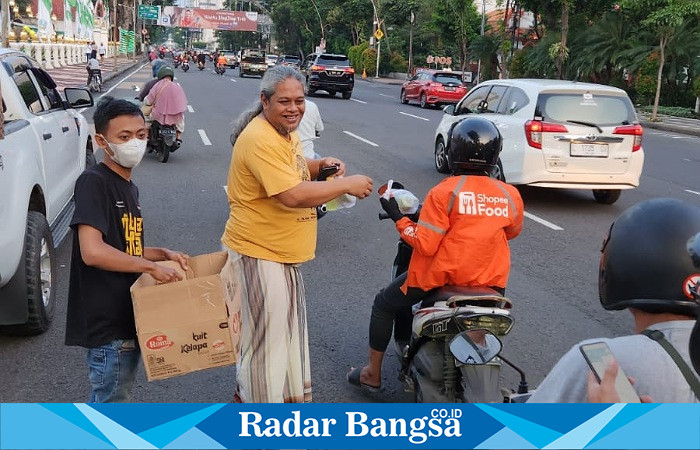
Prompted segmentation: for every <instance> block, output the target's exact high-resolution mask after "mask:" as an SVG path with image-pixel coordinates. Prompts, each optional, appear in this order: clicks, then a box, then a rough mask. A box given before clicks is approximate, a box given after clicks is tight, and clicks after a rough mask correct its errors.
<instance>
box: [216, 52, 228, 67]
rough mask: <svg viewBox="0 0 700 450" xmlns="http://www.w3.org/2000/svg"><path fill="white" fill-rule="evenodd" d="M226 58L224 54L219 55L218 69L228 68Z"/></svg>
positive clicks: (217, 59)
mask: <svg viewBox="0 0 700 450" xmlns="http://www.w3.org/2000/svg"><path fill="white" fill-rule="evenodd" d="M226 63H227V61H226V56H224V55H223V54H221V53H219V56H218V57H217V58H216V66H217V67H226Z"/></svg>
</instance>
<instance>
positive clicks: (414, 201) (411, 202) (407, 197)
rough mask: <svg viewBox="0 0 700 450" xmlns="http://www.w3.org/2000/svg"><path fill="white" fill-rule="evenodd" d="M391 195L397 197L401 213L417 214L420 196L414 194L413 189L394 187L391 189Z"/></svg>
mask: <svg viewBox="0 0 700 450" xmlns="http://www.w3.org/2000/svg"><path fill="white" fill-rule="evenodd" d="M391 196H392V197H394V198H395V199H396V203H398V205H399V211H401V214H415V213H416V211H418V207H419V206H420V200H418V197H416V196H415V195H413V193H412V192H411V191H407V190H406V189H394V190H392V191H391Z"/></svg>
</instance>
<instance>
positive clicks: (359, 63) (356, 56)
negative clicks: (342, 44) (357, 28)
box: [348, 42, 369, 73]
mask: <svg viewBox="0 0 700 450" xmlns="http://www.w3.org/2000/svg"><path fill="white" fill-rule="evenodd" d="M368 47H369V44H367V42H363V43H361V44H360V45H353V46H351V47H350V48H349V49H348V58H350V64H352V68H353V69H355V72H358V73H361V72H362V68H363V67H364V60H363V57H362V53H363V52H364V51H365V50H367V48H368Z"/></svg>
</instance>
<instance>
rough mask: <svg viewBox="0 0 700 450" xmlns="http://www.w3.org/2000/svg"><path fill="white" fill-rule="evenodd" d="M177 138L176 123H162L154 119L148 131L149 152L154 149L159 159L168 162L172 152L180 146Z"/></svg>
mask: <svg viewBox="0 0 700 450" xmlns="http://www.w3.org/2000/svg"><path fill="white" fill-rule="evenodd" d="M176 139H177V130H176V129H175V125H161V124H160V123H158V121H155V120H154V121H153V123H152V124H151V128H150V129H149V131H148V147H149V152H150V151H153V152H154V153H155V154H156V158H158V161H160V162H162V163H166V162H168V158H169V157H170V153H172V152H174V151H175V150H177V149H178V148H179V147H180V146H179V144H178V143H177V142H176Z"/></svg>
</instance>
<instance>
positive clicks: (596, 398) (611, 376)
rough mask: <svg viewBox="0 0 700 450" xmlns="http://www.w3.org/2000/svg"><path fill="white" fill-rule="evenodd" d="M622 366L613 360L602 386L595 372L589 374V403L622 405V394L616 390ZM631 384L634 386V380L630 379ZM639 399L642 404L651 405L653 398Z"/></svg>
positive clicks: (643, 396)
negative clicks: (618, 374)
mask: <svg viewBox="0 0 700 450" xmlns="http://www.w3.org/2000/svg"><path fill="white" fill-rule="evenodd" d="M619 370H620V366H619V365H618V364H617V361H615V360H613V361H612V362H611V363H610V365H609V366H608V367H606V368H605V373H604V374H603V379H602V380H601V382H600V384H598V380H596V378H595V375H593V372H590V371H589V372H588V401H589V402H590V403H620V394H618V393H617V390H616V389H615V379H616V378H617V372H618V371H619ZM628 378H629V380H630V383H631V384H632V385H634V378H632V377H628ZM639 399H640V400H641V401H642V403H651V402H652V400H651V397H650V396H648V395H640V396H639Z"/></svg>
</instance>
